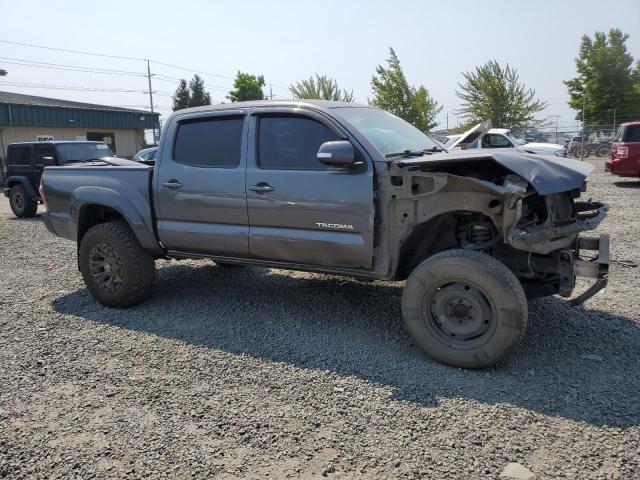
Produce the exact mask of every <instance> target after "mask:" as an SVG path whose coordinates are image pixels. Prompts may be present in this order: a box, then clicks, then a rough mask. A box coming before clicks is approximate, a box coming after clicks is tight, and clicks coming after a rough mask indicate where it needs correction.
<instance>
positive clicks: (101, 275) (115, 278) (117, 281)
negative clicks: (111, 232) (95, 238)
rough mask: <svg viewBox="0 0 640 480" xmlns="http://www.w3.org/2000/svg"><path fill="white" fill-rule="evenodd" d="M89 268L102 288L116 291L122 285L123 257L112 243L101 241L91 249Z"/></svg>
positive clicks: (112, 291)
mask: <svg viewBox="0 0 640 480" xmlns="http://www.w3.org/2000/svg"><path fill="white" fill-rule="evenodd" d="M89 268H90V269H91V275H93V278H94V280H95V282H96V283H97V284H98V286H99V287H100V288H102V289H104V290H107V291H109V292H111V293H114V292H115V291H116V290H118V289H119V288H120V286H121V285H122V259H121V258H120V256H119V255H118V252H116V251H115V249H114V248H113V247H111V246H110V245H107V244H106V243H99V244H97V245H96V246H95V247H93V248H92V249H91V252H90V253H89Z"/></svg>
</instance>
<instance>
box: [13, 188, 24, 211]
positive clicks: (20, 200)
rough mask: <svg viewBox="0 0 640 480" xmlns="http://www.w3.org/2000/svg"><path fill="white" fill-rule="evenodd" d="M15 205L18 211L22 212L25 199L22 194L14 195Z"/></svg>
mask: <svg viewBox="0 0 640 480" xmlns="http://www.w3.org/2000/svg"><path fill="white" fill-rule="evenodd" d="M13 203H15V205H16V208H17V209H18V210H22V209H23V208H24V198H22V194H21V193H20V192H16V193H14V194H13Z"/></svg>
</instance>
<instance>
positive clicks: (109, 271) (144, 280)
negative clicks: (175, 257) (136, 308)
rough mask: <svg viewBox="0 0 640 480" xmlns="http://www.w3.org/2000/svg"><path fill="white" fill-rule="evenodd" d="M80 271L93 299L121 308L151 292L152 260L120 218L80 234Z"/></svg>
mask: <svg viewBox="0 0 640 480" xmlns="http://www.w3.org/2000/svg"><path fill="white" fill-rule="evenodd" d="M78 255H79V260H80V272H81V273H82V278H83V280H84V283H85V285H86V286H87V289H88V290H89V292H91V295H93V298H95V299H96V300H97V301H98V302H100V303H102V304H103V305H106V306H108V307H117V308H125V307H129V306H131V305H135V304H136V303H140V302H141V301H142V300H144V299H146V298H147V297H148V296H149V295H150V294H151V292H152V291H153V284H154V282H155V262H154V259H153V257H152V256H151V255H149V254H148V253H147V252H146V251H145V250H144V249H143V248H142V245H140V242H138V239H137V238H136V237H135V235H134V234H133V232H132V231H131V229H130V228H129V226H128V225H127V224H126V223H125V222H123V221H112V222H106V223H100V224H98V225H95V226H94V227H91V228H90V229H89V230H88V231H87V232H86V233H85V234H84V236H83V237H82V241H81V243H80V249H79V251H78Z"/></svg>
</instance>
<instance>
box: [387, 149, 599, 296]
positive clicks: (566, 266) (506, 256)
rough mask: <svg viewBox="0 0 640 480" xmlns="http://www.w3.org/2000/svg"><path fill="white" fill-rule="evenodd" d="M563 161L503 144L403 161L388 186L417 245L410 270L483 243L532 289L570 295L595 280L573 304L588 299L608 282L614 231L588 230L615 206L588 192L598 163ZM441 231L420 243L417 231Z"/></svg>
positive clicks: (393, 167)
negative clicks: (500, 148) (580, 283)
mask: <svg viewBox="0 0 640 480" xmlns="http://www.w3.org/2000/svg"><path fill="white" fill-rule="evenodd" d="M563 160H564V162H563V163H562V164H557V163H556V162H557V160H551V159H549V158H548V157H543V156H537V155H536V156H533V155H522V154H519V153H516V152H504V153H503V152H499V153H498V152H496V153H492V154H490V155H487V154H486V153H483V154H478V153H461V154H456V155H452V154H443V155H433V156H431V157H427V158H423V159H407V160H400V161H397V162H393V164H392V165H390V167H391V168H390V171H389V175H390V176H389V179H390V182H389V183H390V185H389V186H388V187H383V190H385V191H388V192H389V193H391V195H390V198H391V199H392V201H391V204H392V205H394V207H393V208H392V209H391V211H390V212H389V215H390V216H395V217H396V218H399V219H400V221H401V223H403V224H404V225H405V226H406V227H407V228H406V230H405V231H406V232H407V234H406V235H405V237H404V238H402V239H400V243H408V244H410V245H412V246H411V248H405V249H404V251H401V254H400V259H402V258H404V257H406V256H407V255H408V256H409V258H410V260H409V261H408V263H407V262H405V263H406V264H408V265H409V267H408V269H409V270H410V269H411V267H412V265H416V264H417V262H418V261H419V258H421V257H424V256H425V255H428V254H433V253H434V252H436V251H438V250H440V249H444V248H456V247H458V248H460V247H461V248H470V249H476V250H481V251H484V252H486V253H488V254H490V255H492V256H494V257H496V258H497V259H499V260H500V261H502V262H503V263H504V264H505V265H507V266H508V267H509V268H510V269H511V270H512V271H513V272H514V273H515V274H516V276H517V277H518V279H519V280H520V282H521V283H522V285H523V287H524V289H525V291H526V292H527V295H528V296H529V297H542V296H548V295H553V294H560V295H562V296H564V297H569V296H571V294H572V292H573V289H574V286H575V279H576V276H582V277H588V278H593V279H595V283H594V285H593V286H592V287H591V288H589V289H588V290H587V291H585V292H583V293H582V294H580V295H579V296H577V297H576V298H574V299H573V300H572V302H571V303H572V304H574V305H577V304H580V303H582V302H584V301H585V300H587V299H588V298H590V297H591V296H593V295H594V294H595V293H597V292H598V291H599V290H601V289H602V288H604V287H605V286H606V284H607V275H608V268H609V237H608V235H606V234H603V235H600V236H597V237H595V236H585V235H581V234H582V233H583V232H586V231H589V230H594V229H595V228H596V227H597V226H598V225H599V224H600V222H601V221H602V220H603V219H604V217H605V216H606V214H607V210H608V206H607V205H606V204H604V203H599V202H594V201H591V200H589V201H580V200H578V199H579V197H580V195H581V192H582V191H584V186H585V185H586V183H585V180H586V177H587V175H588V174H589V173H590V171H591V167H590V166H589V165H586V164H584V163H581V162H580V163H579V164H576V163H574V162H572V161H570V160H566V159H563ZM400 172H402V175H401V176H399V175H398V174H399V173H400ZM394 178H395V180H394ZM445 209H448V211H449V213H446V214H445V213H443V212H444V211H445ZM432 213H433V214H434V219H433V220H430V223H429V228H428V229H426V228H425V229H423V230H424V231H423V232H420V225H417V224H416V223H417V222H419V221H421V220H422V221H425V220H426V219H427V217H431V214H432ZM400 215H402V217H400ZM405 218H406V220H405ZM434 229H436V230H437V232H438V233H437V235H434V236H435V237H437V238H436V239H434V240H429V239H428V238H427V239H426V240H423V241H422V242H421V243H420V244H417V245H416V246H415V247H414V246H413V244H412V234H415V233H416V232H419V233H422V234H427V235H428V234H429V233H428V231H429V230H432V231H433V230H434ZM412 256H413V261H412V260H411V258H412ZM411 262H413V263H411ZM400 269H402V263H401V267H400Z"/></svg>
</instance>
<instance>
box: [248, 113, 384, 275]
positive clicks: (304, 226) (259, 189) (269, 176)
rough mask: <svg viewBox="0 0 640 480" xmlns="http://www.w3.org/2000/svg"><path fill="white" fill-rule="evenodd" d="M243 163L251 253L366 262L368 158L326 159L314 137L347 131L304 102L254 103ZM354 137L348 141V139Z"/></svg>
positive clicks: (366, 265) (354, 264)
mask: <svg viewBox="0 0 640 480" xmlns="http://www.w3.org/2000/svg"><path fill="white" fill-rule="evenodd" d="M250 132H251V133H250V138H249V148H248V151H249V154H248V158H249V160H248V163H247V205H248V210H249V224H250V232H249V253H250V255H251V256H252V257H253V258H257V259H265V260H272V261H281V262H287V263H296V264H305V265H318V266H326V267H340V268H348V269H363V270H367V269H370V268H371V265H372V253H373V166H372V165H371V162H369V161H368V160H367V159H366V158H365V157H364V155H363V152H361V151H358V147H357V145H355V144H354V148H355V149H356V151H357V155H358V156H360V158H359V159H360V160H362V161H363V164H362V165H361V166H360V167H358V168H356V169H345V168H335V167H329V166H327V165H324V164H322V163H320V162H319V161H318V160H317V156H316V155H317V152H318V148H319V147H320V145H321V144H322V143H324V142H326V141H331V140H340V139H345V138H347V135H346V134H345V132H343V131H341V129H340V127H339V126H337V125H336V124H334V123H333V122H332V121H331V119H329V118H327V117H325V116H324V115H322V114H320V113H317V112H314V111H304V110H302V109H284V108H281V109H275V108H274V109H269V108H264V109H259V110H256V111H254V114H253V115H252V117H251V128H250ZM352 143H354V141H353V140H352Z"/></svg>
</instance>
